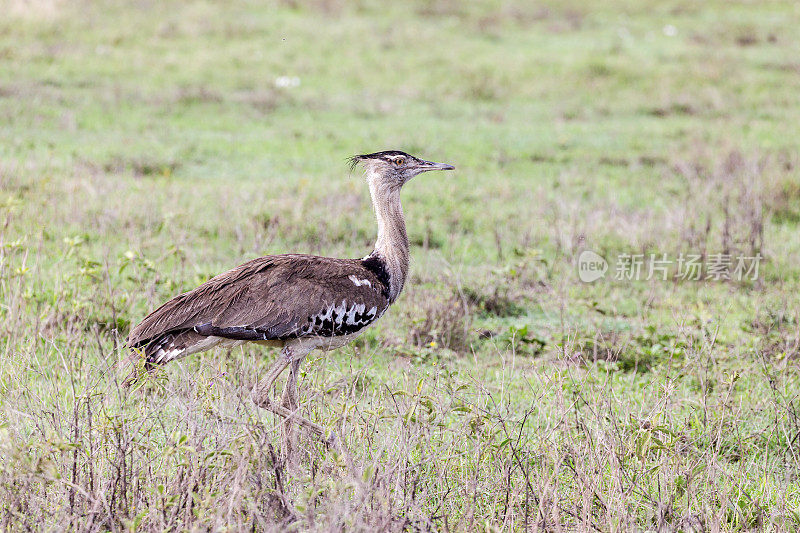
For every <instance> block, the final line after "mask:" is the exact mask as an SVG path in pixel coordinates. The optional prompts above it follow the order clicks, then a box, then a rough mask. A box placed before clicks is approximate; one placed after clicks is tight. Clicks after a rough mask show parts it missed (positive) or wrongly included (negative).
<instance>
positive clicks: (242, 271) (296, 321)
mask: <svg viewBox="0 0 800 533" xmlns="http://www.w3.org/2000/svg"><path fill="white" fill-rule="evenodd" d="M388 276H389V275H388V272H387V271H386V269H385V267H384V264H383V261H382V260H381V259H380V258H379V257H376V256H368V257H366V258H364V259H335V258H330V257H317V256H312V255H299V254H290V255H273V256H266V257H260V258H258V259H254V260H252V261H248V262H247V263H244V264H243V265H240V266H238V267H236V268H234V269H233V270H230V271H228V272H226V273H224V274H220V275H219V276H216V277H214V278H212V279H210V280H208V281H207V282H205V283H204V284H202V285H200V286H199V287H197V288H196V289H194V290H191V291H189V292H186V293H183V294H181V295H180V296H177V297H175V298H173V299H172V300H170V301H168V302H167V303H165V304H164V305H162V306H161V307H159V308H158V309H156V310H155V311H153V312H152V313H151V314H150V315H148V317H147V318H146V319H145V320H143V321H142V322H141V323H140V324H139V325H138V326H136V327H135V328H134V329H133V330H132V331H131V333H130V335H129V337H128V345H129V346H131V347H132V348H136V349H141V350H142V351H143V353H144V357H145V364H146V365H147V366H153V365H158V364H163V363H167V362H169V361H171V360H173V359H177V358H179V357H183V356H186V355H190V354H193V353H197V352H201V351H205V350H208V349H210V348H212V347H214V346H218V345H224V346H234V345H238V344H241V343H243V342H248V341H249V342H258V343H260V344H268V345H271V346H280V347H283V346H285V345H286V344H287V343H298V342H299V341H305V346H312V345H313V346H314V348H322V349H333V348H338V347H339V346H342V345H344V344H346V343H347V342H348V341H349V340H352V339H353V338H355V336H357V335H358V334H360V333H362V332H363V331H364V329H366V328H367V327H368V326H369V325H371V324H372V323H373V322H374V321H375V320H377V319H378V318H380V317H381V316H382V315H383V313H384V312H385V311H386V309H387V308H388V307H389V305H390V303H391V300H390V294H389V277H388Z"/></svg>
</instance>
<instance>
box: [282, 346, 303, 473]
mask: <svg viewBox="0 0 800 533" xmlns="http://www.w3.org/2000/svg"><path fill="white" fill-rule="evenodd" d="M301 362H302V359H295V360H294V361H292V363H291V365H290V366H289V377H287V378H286V387H285V388H284V389H283V397H282V398H281V407H283V408H285V409H287V410H289V411H290V412H291V413H292V415H291V417H290V418H287V419H286V424H284V425H283V426H281V435H282V438H281V442H282V443H283V456H284V457H285V458H286V460H287V461H291V460H292V455H293V452H294V449H295V448H297V431H296V428H295V425H294V423H293V419H294V418H295V417H296V416H297V408H298V394H297V380H298V377H299V373H300V363H301Z"/></svg>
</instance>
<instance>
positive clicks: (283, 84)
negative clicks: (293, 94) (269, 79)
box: [275, 76, 300, 89]
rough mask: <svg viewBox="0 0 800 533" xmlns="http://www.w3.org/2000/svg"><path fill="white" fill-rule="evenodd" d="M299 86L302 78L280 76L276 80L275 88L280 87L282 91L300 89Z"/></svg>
mask: <svg viewBox="0 0 800 533" xmlns="http://www.w3.org/2000/svg"><path fill="white" fill-rule="evenodd" d="M299 85H300V78H298V77H297V76H278V77H277V78H275V87H280V88H281V89H288V88H291V87H298V86H299Z"/></svg>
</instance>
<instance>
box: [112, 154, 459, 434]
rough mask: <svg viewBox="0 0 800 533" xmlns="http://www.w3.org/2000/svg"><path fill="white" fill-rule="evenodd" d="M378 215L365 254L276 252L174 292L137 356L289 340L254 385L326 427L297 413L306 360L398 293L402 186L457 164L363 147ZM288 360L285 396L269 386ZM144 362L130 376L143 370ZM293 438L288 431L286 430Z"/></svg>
mask: <svg viewBox="0 0 800 533" xmlns="http://www.w3.org/2000/svg"><path fill="white" fill-rule="evenodd" d="M350 162H351V170H352V169H353V168H355V166H356V165H358V164H361V165H363V167H364V170H365V175H366V180H367V184H368V185H369V191H370V195H371V197H372V205H373V208H374V210H375V215H376V217H377V221H378V239H377V241H376V242H375V249H374V250H373V251H372V253H370V254H369V255H368V256H366V257H364V258H363V259H336V258H331V257H317V256H313V255H300V254H287V255H270V256H266V257H261V258H258V259H253V260H252V261H248V262H247V263H244V264H242V265H240V266H238V267H236V268H234V269H233V270H230V271H228V272H225V273H224V274H220V275H218V276H216V277H214V278H212V279H210V280H208V281H207V282H205V283H203V284H202V285H200V286H199V287H197V288H196V289H194V290H191V291H189V292H186V293H183V294H181V295H179V296H176V297H175V298H173V299H172V300H170V301H168V302H167V303H165V304H164V305H162V306H161V307H159V308H158V309H156V310H155V311H153V312H152V313H150V314H149V315H148V316H147V317H145V319H144V320H142V322H141V323H140V324H139V325H137V326H136V327H135V328H133V330H132V331H131V332H130V335H129V336H128V340H127V346H128V347H129V348H130V350H131V360H133V361H136V360H138V361H141V360H142V359H143V361H144V369H146V370H152V369H153V368H155V367H156V366H158V365H162V364H164V363H167V362H169V361H172V360H175V359H178V358H180V357H184V356H187V355H190V354H193V353H197V352H201V351H205V350H208V349H210V348H212V347H214V346H220V345H222V346H236V345H238V344H241V343H243V342H256V343H260V344H266V345H271V346H278V347H280V348H282V350H281V353H280V356H279V357H278V358H277V359H276V360H275V362H274V363H273V364H272V366H271V368H270V369H269V371H268V372H267V374H266V376H264V378H263V379H262V380H261V381H260V382H259V384H258V385H257V387H256V389H255V390H254V394H253V399H254V400H255V402H256V404H257V405H259V406H261V407H264V408H266V409H269V410H271V411H273V412H275V413H277V414H279V415H282V416H284V417H287V418H289V419H290V421H293V422H297V423H299V424H301V425H303V426H305V427H308V428H310V429H311V430H313V431H315V432H316V433H318V434H319V435H320V436H324V435H325V431H324V430H323V428H322V427H320V426H319V425H317V424H315V423H313V422H311V421H309V420H307V419H304V418H302V417H300V416H298V415H297V413H296V411H297V408H298V405H297V403H298V402H297V397H298V396H297V379H298V370H299V367H300V363H301V362H302V361H303V359H304V358H305V356H306V355H307V354H308V353H309V352H310V351H312V350H314V349H321V350H331V349H334V348H338V347H340V346H343V345H344V344H346V343H348V342H349V341H351V340H353V339H354V338H355V337H356V336H358V335H359V334H361V333H363V332H364V330H365V329H366V328H367V327H369V326H370V325H372V324H374V323H375V321H376V320H378V319H379V318H380V317H381V316H382V315H383V314H384V313H385V312H386V310H387V309H388V308H389V306H390V305H392V303H394V301H395V300H396V299H397V297H398V295H399V294H400V291H401V290H402V289H403V284H404V283H405V280H406V275H407V274H408V259H409V257H408V254H409V249H408V236H407V234H406V225H405V220H404V218H403V208H402V206H401V205H400V189H401V188H402V187H403V185H404V184H405V183H406V182H408V180H410V179H411V178H413V177H414V176H416V175H417V174H421V173H422V172H427V171H430V170H453V168H454V167H453V166H451V165H446V164H443V163H433V162H431V161H424V160H422V159H419V158H416V157H414V156H411V155H409V154H407V153H405V152H401V151H397V150H390V151H384V152H376V153H374V154H365V155H357V156H354V157H352V158H351V159H350ZM287 367H288V368H289V377H288V379H287V382H286V387H285V389H284V393H283V397H282V402H281V404H280V405H276V404H275V403H274V402H272V401H271V400H270V396H269V394H270V390H271V387H272V385H273V384H274V383H275V380H277V379H278V377H279V376H280V374H281V373H282V372H283V371H284V370H285V369H286V368H287ZM138 368H141V365H137V369H136V370H134V371H133V372H132V373H131V375H130V376H128V379H127V380H126V381H127V383H128V384H130V383H131V382H133V381H134V380H135V379H136V378H137V377H138ZM284 437H285V438H286V435H284Z"/></svg>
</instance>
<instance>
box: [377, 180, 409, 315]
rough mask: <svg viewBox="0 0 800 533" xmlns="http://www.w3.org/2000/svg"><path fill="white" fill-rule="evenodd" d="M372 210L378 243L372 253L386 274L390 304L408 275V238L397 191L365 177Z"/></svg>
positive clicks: (392, 186)
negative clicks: (379, 261)
mask: <svg viewBox="0 0 800 533" xmlns="http://www.w3.org/2000/svg"><path fill="white" fill-rule="evenodd" d="M367 181H368V183H369V192H370V194H371V195H372V207H373V208H374V209H375V216H376V217H377V219H378V240H377V241H376V242H375V251H374V252H373V254H377V255H378V256H379V257H380V258H381V259H383V261H384V262H385V264H386V270H387V271H388V273H389V300H390V301H392V302H394V301H395V300H396V299H397V297H398V296H399V295H400V291H401V290H403V284H404V283H405V281H406V275H408V235H407V234H406V221H405V218H404V217H403V207H402V206H401V205H400V187H398V186H396V185H390V184H386V183H383V182H382V181H381V180H380V179H379V178H378V177H377V176H372V175H369V174H368V175H367Z"/></svg>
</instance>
